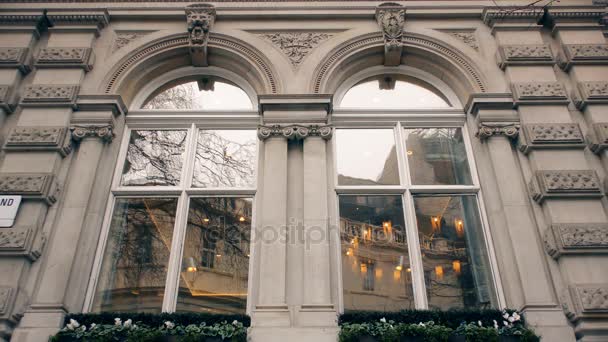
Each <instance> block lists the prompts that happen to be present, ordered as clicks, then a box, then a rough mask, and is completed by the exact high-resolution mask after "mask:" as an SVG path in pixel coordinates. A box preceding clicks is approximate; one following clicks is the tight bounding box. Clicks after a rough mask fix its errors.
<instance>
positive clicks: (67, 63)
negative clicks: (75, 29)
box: [34, 47, 94, 71]
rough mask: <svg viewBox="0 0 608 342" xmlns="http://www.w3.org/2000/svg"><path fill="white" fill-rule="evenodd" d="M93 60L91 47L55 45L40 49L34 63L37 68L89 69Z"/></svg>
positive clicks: (91, 67)
mask: <svg viewBox="0 0 608 342" xmlns="http://www.w3.org/2000/svg"><path fill="white" fill-rule="evenodd" d="M93 61H94V58H93V54H92V49H91V48H86V47H56V48H45V49H42V50H41V51H40V53H39V54H38V59H37V60H36V63H35V64H34V65H35V66H37V67H39V68H41V67H42V68H82V69H84V70H85V71H91V69H93Z"/></svg>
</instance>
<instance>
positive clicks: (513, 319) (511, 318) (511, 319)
mask: <svg viewBox="0 0 608 342" xmlns="http://www.w3.org/2000/svg"><path fill="white" fill-rule="evenodd" d="M507 321H509V323H513V322H514V321H515V318H513V317H509V318H507Z"/></svg>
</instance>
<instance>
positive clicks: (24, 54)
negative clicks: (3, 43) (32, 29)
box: [0, 47, 32, 74]
mask: <svg viewBox="0 0 608 342" xmlns="http://www.w3.org/2000/svg"><path fill="white" fill-rule="evenodd" d="M28 52H29V49H28V48H17V47H0V68H17V69H19V70H20V71H21V72H22V73H24V74H27V73H28V72H30V71H31V70H32V68H31V67H30V65H29V63H28V55H29V54H28Z"/></svg>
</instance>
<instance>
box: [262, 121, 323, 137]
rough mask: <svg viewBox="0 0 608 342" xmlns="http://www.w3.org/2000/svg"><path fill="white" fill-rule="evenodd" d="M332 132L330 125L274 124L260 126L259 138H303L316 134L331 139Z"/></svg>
mask: <svg viewBox="0 0 608 342" xmlns="http://www.w3.org/2000/svg"><path fill="white" fill-rule="evenodd" d="M332 134H333V128H332V126H330V125H285V126H283V125H272V126H259V127H258V138H259V139H260V140H266V139H268V138H271V137H280V138H285V139H289V140H302V139H305V138H307V137H315V136H316V137H321V138H323V139H325V140H329V139H331V137H332Z"/></svg>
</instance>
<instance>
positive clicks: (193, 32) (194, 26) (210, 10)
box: [186, 4, 215, 66]
mask: <svg viewBox="0 0 608 342" xmlns="http://www.w3.org/2000/svg"><path fill="white" fill-rule="evenodd" d="M186 19H187V24H188V35H189V46H190V49H189V50H190V57H191V58H192V65H194V66H207V65H208V62H207V44H208V42H209V31H210V30H211V27H212V26H213V23H214V22H215V7H213V6H212V5H209V4H194V5H190V6H188V7H186Z"/></svg>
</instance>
